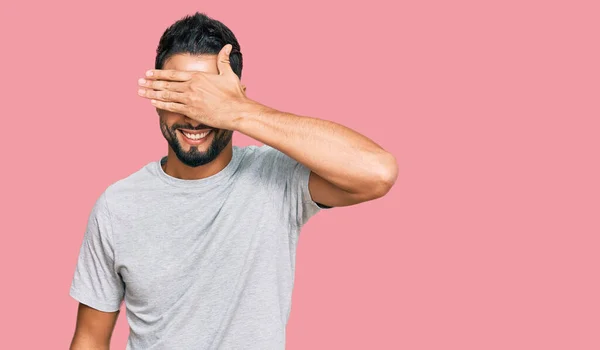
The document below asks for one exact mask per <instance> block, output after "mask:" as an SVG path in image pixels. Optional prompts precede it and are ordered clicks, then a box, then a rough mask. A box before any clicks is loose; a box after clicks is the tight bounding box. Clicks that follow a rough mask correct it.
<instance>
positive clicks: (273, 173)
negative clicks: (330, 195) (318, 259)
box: [261, 145, 327, 227]
mask: <svg viewBox="0 0 600 350" xmlns="http://www.w3.org/2000/svg"><path fill="white" fill-rule="evenodd" d="M261 151H262V152H261V155H262V157H264V159H263V161H264V162H262V164H263V166H266V167H268V168H269V169H268V173H269V181H270V182H271V185H272V186H273V188H274V189H275V190H276V191H277V192H278V193H277V194H278V196H276V198H278V199H280V200H281V201H282V203H281V204H282V207H281V208H282V211H283V213H284V215H286V216H287V217H288V218H289V220H290V222H291V224H292V225H293V226H295V227H301V226H302V225H304V224H305V223H306V222H308V220H309V219H310V218H311V217H312V216H314V215H315V214H316V213H318V212H319V211H320V210H321V209H323V208H327V207H321V206H319V204H317V203H316V202H315V201H314V200H313V199H312V197H311V194H310V191H309V188H308V181H309V178H310V173H311V170H310V169H309V168H307V167H306V166H304V165H303V164H302V163H300V162H298V161H296V160H295V159H293V158H291V157H289V156H288V155H286V154H285V153H283V152H281V151H279V150H277V149H275V148H273V147H270V146H267V145H265V146H262V147H261Z"/></svg>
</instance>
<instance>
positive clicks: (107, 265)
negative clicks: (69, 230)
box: [69, 192, 125, 312]
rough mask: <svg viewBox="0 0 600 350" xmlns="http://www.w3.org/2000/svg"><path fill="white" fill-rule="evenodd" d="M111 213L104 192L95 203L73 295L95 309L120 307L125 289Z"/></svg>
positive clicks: (73, 286) (109, 309)
mask: <svg viewBox="0 0 600 350" xmlns="http://www.w3.org/2000/svg"><path fill="white" fill-rule="evenodd" d="M111 236H112V232H111V222H110V214H109V212H108V207H107V203H106V192H104V193H103V194H102V195H101V196H100V197H99V198H98V200H97V201H96V203H95V204H94V207H93V208H92V211H91V214H90V216H89V219H88V223H87V229H86V231H85V234H84V236H83V242H82V244H81V247H80V250H79V258H78V260H77V265H76V267H75V274H74V276H73V280H72V283H71V290H70V293H69V294H70V295H71V297H73V298H74V299H75V300H77V301H79V302H80V303H82V304H85V305H88V306H90V307H92V308H94V309H97V310H100V311H105V312H113V311H118V310H119V308H120V306H121V301H122V300H123V294H124V291H125V287H124V283H123V281H122V280H121V278H120V275H119V274H118V273H117V271H116V270H115V263H114V262H115V247H114V245H113V242H112V237H111Z"/></svg>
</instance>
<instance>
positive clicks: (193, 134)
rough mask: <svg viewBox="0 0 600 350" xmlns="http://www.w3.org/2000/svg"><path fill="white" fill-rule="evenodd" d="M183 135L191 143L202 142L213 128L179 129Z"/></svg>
mask: <svg viewBox="0 0 600 350" xmlns="http://www.w3.org/2000/svg"><path fill="white" fill-rule="evenodd" d="M177 131H179V132H180V133H181V134H182V135H183V136H184V139H185V141H187V142H188V143H191V144H200V143H202V142H203V141H204V140H205V139H206V138H207V136H208V135H210V134H211V133H212V132H213V130H212V129H209V130H206V129H205V130H188V129H177Z"/></svg>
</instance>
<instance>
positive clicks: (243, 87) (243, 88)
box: [242, 85, 246, 94]
mask: <svg viewBox="0 0 600 350" xmlns="http://www.w3.org/2000/svg"><path fill="white" fill-rule="evenodd" d="M242 90H243V91H244V94H245V93H246V85H242Z"/></svg>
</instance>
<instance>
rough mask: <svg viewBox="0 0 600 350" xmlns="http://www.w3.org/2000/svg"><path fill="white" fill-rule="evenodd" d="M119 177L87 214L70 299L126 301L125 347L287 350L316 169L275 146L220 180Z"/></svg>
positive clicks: (152, 166)
mask: <svg viewBox="0 0 600 350" xmlns="http://www.w3.org/2000/svg"><path fill="white" fill-rule="evenodd" d="M165 160H166V157H163V158H161V159H160V160H157V161H153V162H151V163H149V164H147V165H145V166H144V167H143V168H141V169H140V170H138V171H136V172H135V173H133V174H132V175H130V176H128V177H126V178H124V179H122V180H119V181H117V182H115V183H113V184H112V185H110V186H108V188H107V189H106V190H105V191H104V192H103V193H102V194H101V195H100V196H99V198H98V199H97V201H96V203H95V205H94V207H93V209H92V212H91V215H90V217H89V221H88V225H87V230H86V231H85V235H84V238H83V243H82V245H81V250H80V252H79V259H78V262H77V266H76V269H75V274H74V277H73V281H72V285H71V289H70V295H71V296H72V297H73V298H75V299H76V300H78V301H79V302H81V303H83V304H86V305H88V306H90V307H92V308H95V309H98V310H101V311H106V312H111V311H117V310H119V308H120V305H121V302H122V301H124V302H125V307H126V312H127V320H128V323H129V326H130V334H129V339H128V342H127V349H128V350H137V349H143V350H158V349H168V350H174V349H176V350H187V349H257V350H258V349H260V350H266V349H284V348H285V327H286V324H287V321H288V316H289V313H290V308H291V297H292V287H293V283H294V268H295V258H296V246H297V242H298V236H299V233H300V229H301V227H302V226H303V225H304V224H305V223H306V222H307V221H308V219H309V218H310V217H312V216H313V215H314V214H315V213H317V212H318V211H319V210H320V207H319V205H318V204H317V203H315V202H314V201H313V200H312V198H311V196H310V192H309V190H308V179H309V174H310V170H309V169H308V168H307V167H305V166H304V165H302V164H301V163H298V162H297V161H295V160H293V159H292V158H290V157H288V156H287V155H285V154H284V153H282V152H280V151H278V150H276V149H274V148H272V147H269V146H247V147H238V146H234V147H233V156H232V159H231V161H230V162H229V163H228V165H227V166H226V167H225V168H224V169H223V170H221V171H220V172H219V173H217V174H215V175H213V176H210V177H207V178H204V179H199V180H183V179H178V178H175V177H172V176H170V175H168V174H166V173H165V172H164V171H163V169H162V167H161V164H162V163H163V162H164V161H165Z"/></svg>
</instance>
